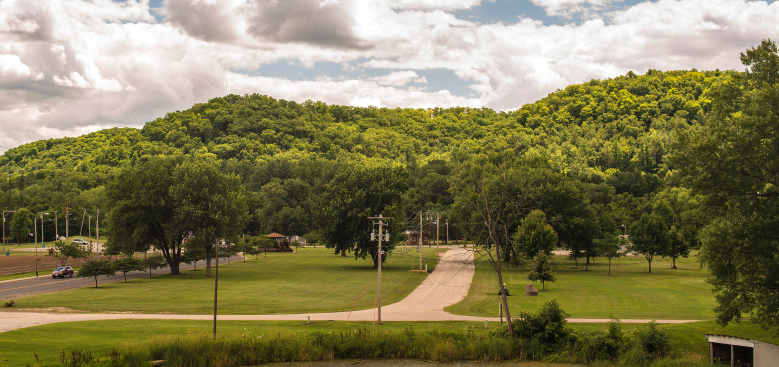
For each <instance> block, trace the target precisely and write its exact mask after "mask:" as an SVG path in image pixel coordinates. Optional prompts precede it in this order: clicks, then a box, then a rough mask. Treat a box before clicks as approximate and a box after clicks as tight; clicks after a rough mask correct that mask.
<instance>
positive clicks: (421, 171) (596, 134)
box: [0, 70, 734, 236]
mask: <svg viewBox="0 0 779 367" xmlns="http://www.w3.org/2000/svg"><path fill="white" fill-rule="evenodd" d="M732 75H734V73H732V72H698V71H674V72H659V71H654V70H650V71H649V72H648V73H647V74H646V75H640V76H639V75H635V74H634V73H632V72H631V73H629V74H628V75H626V76H622V77H617V78H614V79H608V80H592V81H590V82H588V83H585V84H581V85H572V86H569V87H568V88H566V89H565V90H560V91H557V92H555V93H552V94H550V95H549V96H548V97H546V98H544V99H542V100H540V101H538V102H536V103H533V104H528V105H525V106H523V107H522V108H520V109H519V110H517V111H513V112H496V111H493V110H490V109H486V108H482V109H471V108H449V109H442V108H436V109H430V110H422V109H400V108H397V109H385V108H381V109H379V108H358V107H347V106H337V105H327V104H324V103H322V102H312V101H306V102H304V103H296V102H292V101H285V100H276V99H273V98H271V97H269V96H264V95H256V94H255V95H246V96H236V95H228V96H225V97H221V98H214V99H212V100H210V101H208V102H207V103H201V104H197V105H195V106H193V107H192V108H190V109H188V110H185V111H176V112H171V113H169V114H167V115H166V116H164V117H162V118H158V119H156V120H154V121H151V122H149V123H147V124H146V125H145V126H144V127H143V129H141V130H137V129H131V128H123V129H119V128H115V129H107V130H103V131H99V132H95V133H91V134H88V135H85V136H81V137H78V138H63V139H51V140H45V141H37V142H34V143H30V144H25V145H22V146H20V147H17V148H14V149H11V150H9V151H7V152H6V153H5V154H4V155H3V156H2V157H0V172H2V173H3V176H4V178H5V179H6V180H4V181H5V182H3V184H2V185H1V186H2V188H3V191H5V192H6V195H5V197H4V198H2V200H0V203H3V206H4V207H5V208H6V209H9V210H10V209H16V208H18V207H27V208H29V209H30V210H31V211H32V212H41V211H53V210H58V211H59V212H64V208H65V206H69V207H70V208H73V209H72V210H73V211H75V212H76V213H77V214H80V213H81V212H82V211H83V209H86V210H87V213H88V214H93V215H94V214H95V213H96V209H97V208H102V209H103V211H102V213H106V212H107V209H108V208H109V207H110V203H108V202H106V199H105V192H104V191H105V190H104V185H105V184H106V182H107V180H109V178H110V177H112V176H113V175H115V173H116V172H117V170H118V169H120V168H122V167H125V166H132V165H136V164H138V163H139V162H142V161H144V160H146V159H147V158H148V157H150V156H157V155H178V154H183V155H192V154H195V155H203V154H208V155H213V156H215V157H216V158H217V159H218V161H219V162H220V165H221V167H222V170H223V171H224V172H227V173H236V174H238V175H240V177H241V178H242V180H243V183H244V185H245V187H246V188H247V190H248V192H249V210H250V214H252V219H251V220H250V224H249V225H248V227H247V229H246V231H247V232H249V233H258V232H270V231H278V232H284V233H297V234H305V233H308V232H311V231H313V230H314V229H315V228H316V224H317V223H315V220H314V215H313V214H314V213H315V212H316V210H314V209H315V206H316V205H317V204H316V202H317V198H318V197H319V196H320V195H321V193H322V192H323V190H324V187H325V185H326V184H327V182H328V181H329V180H330V179H331V178H332V176H333V175H334V174H335V172H337V171H338V170H340V169H342V168H343V167H344V166H348V165H360V166H362V165H368V166H369V165H386V164H389V163H391V162H394V163H399V164H401V165H402V166H403V167H404V168H405V169H406V170H407V172H408V184H409V189H408V191H407V192H406V193H405V195H404V199H405V200H404V211H405V214H406V216H407V218H408V219H409V227H410V226H412V225H413V224H414V223H416V222H415V221H414V220H413V216H414V213H417V212H418V211H420V210H435V211H438V212H441V213H443V215H444V217H445V218H447V219H449V220H450V222H451V223H452V224H453V226H452V228H451V232H452V236H455V235H456V236H463V235H467V233H460V232H458V230H457V228H461V229H465V227H463V226H459V227H458V226H456V225H454V224H456V222H457V220H456V219H455V218H453V217H452V216H451V215H452V212H451V210H450V209H451V205H452V203H453V197H452V194H451V193H450V190H449V186H450V176H451V172H452V170H453V168H455V167H454V165H456V164H457V161H458V159H462V158H458V156H459V157H462V156H463V154H474V153H487V152H507V151H510V152H511V154H512V155H514V156H515V157H516V158H521V157H529V159H533V160H535V161H543V162H544V165H546V166H548V168H549V169H550V170H552V171H554V172H556V173H559V174H562V175H563V176H565V177H566V178H567V179H572V180H576V181H579V182H581V183H585V184H588V185H590V186H588V187H591V189H590V190H589V191H594V192H589V191H588V192H587V195H588V198H587V199H588V200H589V201H592V202H596V201H600V202H602V203H604V204H605V203H612V202H617V204H616V205H617V207H613V208H610V211H611V214H612V215H613V216H614V221H615V223H617V226H621V224H622V223H625V222H629V221H631V220H633V219H635V218H634V217H635V215H634V213H631V212H632V211H635V210H636V208H638V207H639V206H640V204H641V203H643V202H644V201H645V200H646V199H647V198H648V197H649V196H651V195H653V194H654V193H657V192H660V191H663V190H669V189H670V188H672V187H675V186H676V185H677V183H676V182H675V181H674V180H673V179H672V175H669V174H668V172H669V169H670V167H668V164H667V162H666V161H665V160H664V157H665V156H666V154H668V153H669V151H670V150H671V149H672V148H671V146H670V144H669V143H670V141H671V138H672V136H673V134H674V133H675V131H677V130H679V129H687V128H688V127H689V126H690V125H694V124H697V123H699V122H700V121H702V119H703V117H704V116H705V115H706V113H707V112H708V110H709V106H710V103H711V97H710V96H709V95H708V94H707V93H708V90H709V89H710V88H711V86H712V85H713V84H714V83H717V82H720V81H722V80H725V79H728V78H731V77H732ZM20 170H23V171H20ZM596 185H600V186H597V189H595V188H592V187H596ZM22 186H23V187H24V191H23V192H20V188H21V187H22ZM603 195H606V196H609V197H608V198H605V197H603ZM609 205H611V204H609ZM619 206H622V207H619ZM71 220H74V221H75V220H78V222H79V223H80V216H79V215H76V216H74V217H73V218H71ZM74 224H76V223H74ZM628 224H629V223H628ZM59 226H60V227H63V228H64V223H62V221H60V222H59ZM104 230H105V229H104Z"/></svg>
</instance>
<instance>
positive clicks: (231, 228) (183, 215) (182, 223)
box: [170, 157, 248, 277]
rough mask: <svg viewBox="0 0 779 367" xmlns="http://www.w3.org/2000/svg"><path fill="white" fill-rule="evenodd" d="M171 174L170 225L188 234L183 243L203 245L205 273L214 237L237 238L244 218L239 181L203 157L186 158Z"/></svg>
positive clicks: (245, 218)
mask: <svg viewBox="0 0 779 367" xmlns="http://www.w3.org/2000/svg"><path fill="white" fill-rule="evenodd" d="M173 177H174V183H173V186H172V187H171V188H170V195H171V198H172V200H173V203H174V205H175V223H174V228H179V229H180V230H184V231H185V232H186V233H191V234H192V237H191V239H190V240H188V241H187V245H186V246H188V247H190V246H200V247H203V248H205V251H206V267H207V268H206V276H207V277H208V276H210V275H211V258H212V257H213V255H214V253H213V252H214V246H215V244H216V241H218V240H221V239H224V238H227V239H228V240H229V241H228V242H237V241H238V235H239V234H240V232H241V230H242V229H243V226H244V224H245V223H246V220H247V218H248V210H247V208H246V198H245V194H244V189H243V185H241V180H240V178H239V177H238V176H237V175H226V174H223V173H222V172H220V171H219V169H218V168H217V166H216V164H215V162H213V161H210V160H209V159H208V158H207V157H193V158H190V159H188V160H186V161H185V162H183V163H182V164H180V165H179V166H177V167H176V169H175V170H174V171H173Z"/></svg>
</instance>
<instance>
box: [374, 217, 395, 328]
mask: <svg viewBox="0 0 779 367" xmlns="http://www.w3.org/2000/svg"><path fill="white" fill-rule="evenodd" d="M368 219H374V220H375V219H378V220H379V238H378V241H379V245H378V246H379V248H378V251H377V252H376V256H377V257H378V260H379V285H378V291H377V294H376V296H377V298H376V304H377V305H378V309H377V313H376V314H377V315H378V318H377V320H378V323H379V324H381V263H382V258H383V256H382V255H383V254H384V251H383V250H382V249H381V240H383V239H384V240H385V241H389V233H387V236H386V239H385V238H384V232H383V230H384V220H392V219H393V218H391V217H384V216H382V215H381V214H379V216H378V217H368ZM371 239H372V240H373V239H375V236H374V235H373V232H371Z"/></svg>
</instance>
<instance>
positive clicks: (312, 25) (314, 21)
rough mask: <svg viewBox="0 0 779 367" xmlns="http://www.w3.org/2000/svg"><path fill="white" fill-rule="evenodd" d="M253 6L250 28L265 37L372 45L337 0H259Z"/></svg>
mask: <svg viewBox="0 0 779 367" xmlns="http://www.w3.org/2000/svg"><path fill="white" fill-rule="evenodd" d="M253 8H254V10H255V12H256V13H255V14H254V17H253V19H251V20H250V25H249V29H248V32H249V33H250V34H252V35H255V36H256V37H259V38H260V39H262V40H269V41H272V42H278V43H284V42H302V43H307V44H311V45H316V46H326V47H337V48H354V49H364V48H368V47H369V46H370V45H369V44H368V43H366V42H365V41H364V40H362V39H360V38H359V37H358V36H357V35H356V34H355V32H354V30H353V28H352V24H353V19H352V14H351V13H350V12H349V9H348V7H347V6H346V5H345V4H341V3H339V2H338V1H321V0H294V1H271V2H267V1H262V0H257V1H256V2H255V3H254V4H253Z"/></svg>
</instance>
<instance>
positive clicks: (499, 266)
mask: <svg viewBox="0 0 779 367" xmlns="http://www.w3.org/2000/svg"><path fill="white" fill-rule="evenodd" d="M494 247H495V261H496V266H495V270H496V271H497V273H498V287H499V288H498V289H500V290H501V292H500V300H501V303H503V309H504V310H505V311H506V325H507V326H508V331H509V335H510V336H511V337H512V338H513V337H514V326H513V325H511V313H510V312H509V302H508V299H507V298H506V291H505V289H504V288H503V270H502V264H501V257H500V246H499V245H498V243H497V242H495V246H494Z"/></svg>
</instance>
